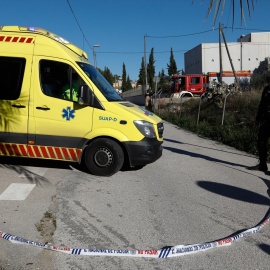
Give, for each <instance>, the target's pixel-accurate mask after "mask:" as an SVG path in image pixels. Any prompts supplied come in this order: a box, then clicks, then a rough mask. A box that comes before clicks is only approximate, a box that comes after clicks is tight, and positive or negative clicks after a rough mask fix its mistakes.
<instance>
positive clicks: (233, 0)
mask: <svg viewBox="0 0 270 270" xmlns="http://www.w3.org/2000/svg"><path fill="white" fill-rule="evenodd" d="M194 1H195V0H192V3H194ZM200 2H203V0H200ZM215 2H216V4H215ZM237 2H238V3H239V4H240V14H241V24H242V21H244V22H245V24H246V19H245V14H244V3H243V2H246V6H247V9H248V14H249V17H250V18H251V14H250V12H251V9H252V10H253V9H254V4H253V2H254V1H253V0H245V1H243V0H238V1H237V0H231V1H227V3H229V4H232V7H233V17H232V18H233V19H232V20H233V22H232V24H233V25H234V17H235V14H234V12H235V5H236V3H237ZM256 2H257V0H256ZM221 3H222V10H221V16H222V14H223V11H224V9H225V0H210V3H209V7H208V11H207V15H206V19H207V18H208V16H209V15H210V13H211V11H212V9H213V7H214V6H215V14H214V19H213V27H214V26H215V23H216V19H217V15H218V13H219V11H220V6H221ZM214 4H215V5H214ZM227 6H228V4H227Z"/></svg>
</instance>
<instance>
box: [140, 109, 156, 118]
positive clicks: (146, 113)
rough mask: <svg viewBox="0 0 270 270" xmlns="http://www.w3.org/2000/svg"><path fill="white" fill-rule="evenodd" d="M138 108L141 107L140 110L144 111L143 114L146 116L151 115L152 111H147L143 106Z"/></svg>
mask: <svg viewBox="0 0 270 270" xmlns="http://www.w3.org/2000/svg"><path fill="white" fill-rule="evenodd" d="M139 109H141V110H142V111H144V114H145V115H147V116H149V115H150V116H153V113H152V112H149V111H147V110H146V109H145V108H143V107H139Z"/></svg>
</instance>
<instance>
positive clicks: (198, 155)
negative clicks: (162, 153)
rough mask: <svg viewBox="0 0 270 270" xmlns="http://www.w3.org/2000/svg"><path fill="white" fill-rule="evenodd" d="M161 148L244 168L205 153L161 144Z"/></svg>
mask: <svg viewBox="0 0 270 270" xmlns="http://www.w3.org/2000/svg"><path fill="white" fill-rule="evenodd" d="M163 148H164V149H166V150H169V151H171V152H173V153H177V154H180V155H186V156H190V157H195V158H202V159H205V160H208V161H213V162H218V163H223V164H227V165H231V166H237V167H243V168H246V166H244V165H241V164H238V163H233V162H229V161H224V160H221V159H217V158H211V157H209V156H206V155H202V154H197V153H193V152H189V151H186V150H181V149H177V148H173V147H167V146H163Z"/></svg>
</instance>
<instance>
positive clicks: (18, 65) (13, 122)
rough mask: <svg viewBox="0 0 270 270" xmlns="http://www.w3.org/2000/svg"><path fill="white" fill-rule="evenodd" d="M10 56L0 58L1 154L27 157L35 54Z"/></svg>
mask: <svg viewBox="0 0 270 270" xmlns="http://www.w3.org/2000/svg"><path fill="white" fill-rule="evenodd" d="M24 45H25V44H22V45H21V46H24ZM9 46H12V45H9ZM16 46H17V44H16ZM30 46H32V47H33V45H32V44H29V46H28V48H30ZM3 47H4V46H3ZM30 50H32V48H31V49H30ZM1 53H2V52H1ZM9 54H10V55H9ZM9 54H8V53H5V54H4V55H5V56H0V155H4V156H27V155H28V153H27V142H28V137H27V133H28V112H29V91H30V78H31V63H32V55H30V54H19V53H18V52H17V54H14V53H12V54H11V53H9ZM2 55H3V54H2Z"/></svg>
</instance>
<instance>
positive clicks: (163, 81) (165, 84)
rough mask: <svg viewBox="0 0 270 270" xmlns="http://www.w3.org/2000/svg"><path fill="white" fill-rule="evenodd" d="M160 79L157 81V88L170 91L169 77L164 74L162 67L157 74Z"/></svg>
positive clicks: (165, 91) (164, 91)
mask: <svg viewBox="0 0 270 270" xmlns="http://www.w3.org/2000/svg"><path fill="white" fill-rule="evenodd" d="M158 76H159V78H160V81H159V83H158V90H162V92H163V93H167V92H170V77H169V76H166V75H165V71H164V69H162V70H161V72H159V74H158Z"/></svg>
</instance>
